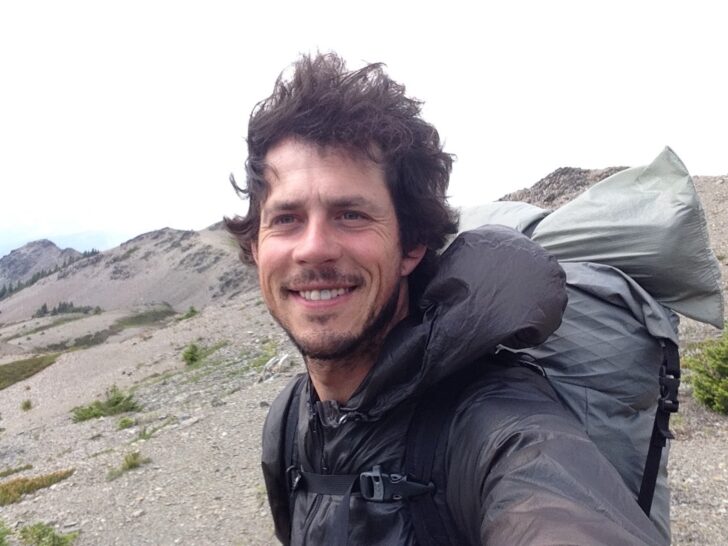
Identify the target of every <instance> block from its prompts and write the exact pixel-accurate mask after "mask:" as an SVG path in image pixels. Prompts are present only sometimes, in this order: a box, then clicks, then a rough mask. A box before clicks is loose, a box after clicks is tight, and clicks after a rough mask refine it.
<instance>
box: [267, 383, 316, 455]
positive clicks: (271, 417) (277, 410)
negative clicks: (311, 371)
mask: <svg viewBox="0 0 728 546" xmlns="http://www.w3.org/2000/svg"><path fill="white" fill-rule="evenodd" d="M306 380H307V376H306V374H305V373H301V374H298V375H296V376H295V377H293V378H292V379H291V380H290V381H289V382H288V384H287V385H286V386H285V387H284V388H283V390H281V392H279V393H278V395H277V396H276V397H275V399H274V400H273V403H272V404H271V405H270V409H269V410H268V415H267V416H266V418H265V425H264V426H263V452H264V453H263V454H264V457H265V451H266V449H272V450H278V448H279V442H280V440H281V437H282V434H283V433H284V429H285V421H286V419H287V416H288V412H289V411H290V409H291V405H292V404H294V403H295V400H296V399H297V398H298V397H297V394H300V393H302V392H303V391H304V390H305V389H304V386H305V384H306Z"/></svg>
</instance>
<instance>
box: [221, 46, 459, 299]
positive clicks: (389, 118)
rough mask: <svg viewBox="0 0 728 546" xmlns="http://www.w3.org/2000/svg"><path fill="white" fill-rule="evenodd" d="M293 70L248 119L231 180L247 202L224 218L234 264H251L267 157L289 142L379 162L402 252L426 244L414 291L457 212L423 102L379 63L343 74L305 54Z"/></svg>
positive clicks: (338, 62) (335, 62)
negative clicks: (240, 160)
mask: <svg viewBox="0 0 728 546" xmlns="http://www.w3.org/2000/svg"><path fill="white" fill-rule="evenodd" d="M292 68H293V72H292V75H291V76H290V78H288V77H286V75H287V74H286V72H283V73H282V74H281V75H280V76H279V77H278V79H277V80H276V83H275V87H274V89H273V93H272V94H271V96H270V97H268V98H267V99H265V100H263V101H261V102H259V103H258V104H256V105H255V107H254V108H253V111H252V113H251V115H250V122H249V124H248V138H247V142H248V159H247V161H246V164H245V167H246V175H247V180H246V187H245V188H241V187H239V186H238V185H237V183H236V182H235V179H234V178H233V176H232V175H231V176H230V182H231V183H232V184H233V187H234V188H235V190H236V191H237V192H238V193H239V194H240V195H243V196H247V197H248V199H249V208H248V213H247V215H246V216H245V217H235V218H233V219H230V218H225V225H226V226H227V229H228V230H229V231H230V233H232V234H233V235H234V236H235V237H236V239H237V241H238V244H239V245H240V249H241V253H240V255H241V259H242V260H243V261H244V262H247V263H253V259H252V253H251V246H252V244H253V243H254V242H255V241H256V240H257V237H258V229H259V226H260V212H261V205H262V203H263V202H264V201H265V199H266V196H267V191H268V184H267V182H266V180H265V176H264V172H265V167H266V162H265V161H266V154H267V153H268V151H269V150H270V149H271V148H272V147H274V146H275V145H276V144H278V143H280V142H281V141H282V140H284V139H286V138H289V137H295V138H298V139H301V140H303V141H305V142H309V143H313V144H316V145H318V146H320V147H322V148H332V147H333V148H343V149H345V150H347V151H348V152H349V153H352V154H354V155H357V154H358V155H362V154H363V155H365V156H366V157H368V158H369V159H371V160H373V161H377V162H380V163H381V164H383V166H384V172H385V177H386V181H387V186H388V188H389V192H390V194H391V197H392V201H393V203H394V208H395V211H396V214H397V220H398V222H399V231H400V233H399V235H400V242H401V245H402V252H403V254H407V253H409V252H410V251H411V250H412V249H414V248H415V247H417V246H418V245H420V244H423V245H425V246H426V247H427V252H426V253H425V257H424V258H423V260H422V262H421V263H420V265H419V266H418V267H417V269H416V270H415V271H414V272H413V273H412V274H411V275H410V278H409V284H410V291H411V292H415V293H419V292H420V291H421V289H422V288H423V287H424V284H426V283H427V282H428V281H429V278H430V277H431V274H432V271H433V269H434V267H435V263H436V259H437V251H438V250H440V249H441V248H442V247H443V246H444V245H445V243H446V241H447V237H448V235H450V234H453V233H456V232H457V225H458V214H457V213H456V211H455V210H453V209H452V208H451V207H450V206H449V205H448V203H447V195H446V191H447V187H448V183H449V180H450V171H451V169H452V162H453V156H452V155H450V154H448V153H445V152H444V151H443V150H442V144H441V142H440V136H439V134H438V132H437V130H436V129H435V128H434V127H433V126H432V125H430V124H429V123H427V122H425V121H424V120H423V119H422V118H421V117H420V110H421V106H422V102H421V101H419V100H417V99H414V98H410V97H407V96H406V95H405V88H404V86H403V85H401V84H399V83H397V82H395V81H393V80H392V79H390V78H389V76H388V75H387V74H386V73H385V72H384V69H383V65H382V64H381V63H375V64H369V65H367V66H365V67H364V68H361V69H359V70H355V71H349V70H347V68H346V63H345V62H344V60H343V59H341V57H339V56H338V55H336V54H335V53H326V54H321V53H319V54H317V55H315V56H308V55H304V56H303V57H301V59H299V60H298V61H297V62H296V63H294V65H293V67H292ZM374 150H376V153H374Z"/></svg>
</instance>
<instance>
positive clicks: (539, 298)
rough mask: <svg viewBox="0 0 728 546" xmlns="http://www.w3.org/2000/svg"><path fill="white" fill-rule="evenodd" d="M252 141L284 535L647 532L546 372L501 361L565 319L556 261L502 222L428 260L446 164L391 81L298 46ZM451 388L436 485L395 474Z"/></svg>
mask: <svg viewBox="0 0 728 546" xmlns="http://www.w3.org/2000/svg"><path fill="white" fill-rule="evenodd" d="M248 151H249V157H248V161H247V164H246V167H247V181H246V187H245V189H240V188H237V186H236V188H237V189H239V191H241V192H242V193H245V194H247V196H248V197H249V199H250V207H249V211H248V214H247V216H246V217H245V218H236V219H234V220H227V226H228V229H229V230H230V231H231V232H232V233H234V234H235V235H236V237H237V239H238V242H239V244H240V247H241V250H242V257H243V259H244V260H246V261H249V262H252V263H254V264H255V265H256V266H257V268H258V274H259V280H260V287H261V291H262V293H263V297H264V299H265V302H266V304H267V305H268V308H269V309H270V312H271V314H272V315H273V316H274V317H275V319H276V320H277V321H278V323H279V324H280V325H281V326H282V327H283V328H284V329H285V330H286V332H287V333H288V335H289V336H290V337H291V339H292V340H293V342H294V343H295V344H296V345H297V346H298V348H299V349H300V351H301V353H302V354H303V356H304V359H305V362H306V367H307V371H308V373H307V375H306V376H304V377H302V378H297V379H296V380H294V381H293V382H292V383H291V384H290V385H289V386H288V387H287V388H286V389H285V390H284V391H283V392H282V393H281V394H280V395H279V397H278V398H277V399H276V401H275V402H274V404H273V405H272V407H271V410H270V413H269V416H268V419H267V422H266V425H265V430H264V434H263V472H264V476H265V480H266V485H267V488H268V496H269V501H270V505H271V510H272V513H273V517H274V520H275V526H276V534H277V536H278V538H279V539H280V540H281V541H282V542H283V543H284V544H311V545H314V544H315V545H320V544H333V545H340V544H346V543H348V544H418V543H426V542H427V543H429V542H430V539H432V538H433V537H434V538H436V539H437V541H436V542H444V543H450V544H485V543H489V544H566V543H570V544H657V543H659V542H660V539H659V536H658V535H657V534H656V533H655V531H654V529H653V528H652V524H651V523H650V521H649V520H648V519H647V518H646V517H645V516H644V514H643V513H642V512H641V511H640V509H639V507H638V506H637V503H636V502H635V500H634V499H633V498H632V496H631V495H630V494H629V492H628V491H627V489H626V488H625V486H624V485H623V483H622V482H621V480H620V478H619V475H618V474H617V473H616V472H615V470H614V469H613V468H612V467H611V466H610V465H609V464H608V463H607V462H606V460H605V459H604V458H603V457H602V455H601V454H600V453H599V452H598V450H597V449H596V448H595V447H594V445H593V444H592V443H591V442H590V441H589V440H588V438H587V437H586V435H585V433H584V432H583V430H581V428H580V427H579V425H578V424H577V423H576V421H575V420H574V419H573V418H572V417H571V416H570V415H569V414H568V413H567V412H566V411H565V410H564V409H563V408H562V406H561V404H560V403H559V401H558V398H557V397H556V395H555V394H554V392H553V391H552V390H551V388H550V387H549V385H548V382H547V381H546V380H545V379H544V377H542V376H541V375H540V374H538V373H536V372H535V371H533V370H532V369H530V368H529V367H526V366H520V365H517V364H514V363H512V362H511V361H509V360H508V359H503V358H499V357H496V356H494V353H495V352H496V349H497V348H498V346H499V345H500V344H505V345H508V346H520V347H523V346H528V345H535V344H538V343H540V342H542V341H543V340H544V339H545V338H546V337H547V336H548V335H549V334H550V333H551V332H553V331H554V330H555V329H556V328H557V327H558V324H559V321H560V318H561V313H562V311H563V308H564V306H565V303H566V298H565V291H564V276H563V272H562V271H561V269H560V268H559V266H558V265H557V263H556V262H555V260H553V259H552V258H551V257H550V256H548V255H547V254H546V253H545V252H544V251H543V250H542V249H540V247H538V246H537V245H535V244H533V243H531V242H530V241H529V240H528V239H526V238H525V237H522V236H520V235H518V234H516V233H515V232H512V231H509V230H506V229H505V228H491V229H482V230H478V231H475V232H471V233H468V234H466V235H464V236H461V237H460V238H458V239H457V240H456V241H455V243H453V244H452V245H451V246H450V248H449V249H448V250H447V252H446V253H445V254H444V255H443V256H442V258H441V259H439V258H438V256H437V252H438V251H439V250H441V249H442V248H443V247H444V245H445V243H446V240H447V237H448V236H449V235H451V234H453V233H454V232H455V231H456V229H457V227H456V226H457V217H456V214H455V213H454V212H453V211H452V210H451V209H450V208H449V207H448V205H447V202H446V190H447V185H448V180H449V174H450V169H451V164H452V159H451V156H450V155H448V154H446V153H444V152H443V150H442V146H441V143H440V139H439V136H438V133H437V131H436V130H435V129H434V127H432V126H431V125H429V124H427V123H426V122H425V121H423V120H422V119H421V117H420V103H419V102H418V101H416V100H414V99H411V98H408V97H407V96H406V95H405V91H404V87H403V86H401V85H399V84H397V83H396V82H394V81H392V80H391V79H389V77H388V76H387V75H386V74H385V73H384V71H383V69H382V67H381V66H380V65H369V66H367V67H365V68H363V69H361V70H358V71H348V70H347V68H346V66H345V64H344V62H343V61H342V60H341V59H340V58H338V57H337V56H336V55H333V54H328V55H317V56H315V57H303V58H302V59H301V60H300V61H299V62H298V63H296V64H295V65H294V70H293V74H292V75H291V77H290V78H288V79H287V78H285V77H284V76H283V75H282V76H281V77H280V78H279V79H278V81H277V82H276V85H275V89H274V91H273V94H272V95H271V96H270V97H269V98H268V99H266V100H264V101H262V102H261V103H259V104H258V105H257V106H256V108H255V109H254V110H253V113H252V115H251V118H250V124H249V131H248ZM453 385H454V386H453ZM450 390H453V391H454V392H455V393H456V396H455V398H454V405H455V409H454V410H453V411H452V423H451V426H450V429H449V430H450V433H449V438H446V439H445V440H444V441H443V442H444V443H442V444H438V445H442V446H444V448H442V449H440V450H439V451H438V452H437V453H435V454H434V455H433V456H434V458H435V459H434V460H435V464H434V466H433V468H434V476H433V478H432V480H431V481H432V483H430V480H424V481H422V480H420V481H418V478H419V476H412V475H410V476H408V479H407V480H402V479H401V476H403V475H405V474H407V469H406V468H405V465H406V464H408V463H407V461H408V460H411V459H412V457H413V454H412V453H410V454H409V455H407V456H406V450H407V447H406V443H407V438H408V430H409V427H410V423H411V422H413V419H412V417H413V414H414V413H415V412H420V411H422V408H423V407H426V403H427V402H428V401H429V400H430V399H435V398H437V397H438V396H440V395H439V394H438V393H442V392H449V391H450ZM439 413H440V414H443V413H444V412H442V411H441V412H439ZM448 414H449V412H448ZM433 415H434V416H437V410H436V411H435V413H433ZM412 449H413V448H412V447H410V450H412ZM415 455H416V454H415ZM331 476H335V478H333V479H332V478H331ZM360 476H363V477H362V479H361V480H360V479H359V477H360ZM405 481H406V482H407V483H406V484H405V485H403V482H405ZM339 482H340V483H339ZM369 483H371V484H372V491H368V490H367V491H364V490H363V489H362V490H358V489H357V488H360V489H361V488H367V485H366V484H369ZM341 484H343V485H341ZM392 490H393V491H395V494H387V493H386V492H387V491H390V492H391V491H392ZM425 498H429V499H430V500H434V506H436V508H437V511H436V513H434V516H433V512H426V511H425V512H418V510H420V507H421V506H422V504H421V503H422V499H425ZM376 501H383V502H376ZM423 514H424V516H423ZM428 514H429V516H428ZM433 520H438V522H435V521H433Z"/></svg>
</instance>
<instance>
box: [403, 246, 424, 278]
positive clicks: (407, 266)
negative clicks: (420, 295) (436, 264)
mask: <svg viewBox="0 0 728 546" xmlns="http://www.w3.org/2000/svg"><path fill="white" fill-rule="evenodd" d="M425 252H427V247H426V246H425V245H417V246H416V247H414V248H413V249H412V250H410V251H409V252H408V253H407V254H405V255H404V257H403V258H402V266H401V267H400V271H399V273H400V276H402V277H406V276H407V275H409V274H410V273H412V272H413V271H414V270H415V268H416V267H417V266H418V265H420V262H421V261H422V258H423V257H424V255H425Z"/></svg>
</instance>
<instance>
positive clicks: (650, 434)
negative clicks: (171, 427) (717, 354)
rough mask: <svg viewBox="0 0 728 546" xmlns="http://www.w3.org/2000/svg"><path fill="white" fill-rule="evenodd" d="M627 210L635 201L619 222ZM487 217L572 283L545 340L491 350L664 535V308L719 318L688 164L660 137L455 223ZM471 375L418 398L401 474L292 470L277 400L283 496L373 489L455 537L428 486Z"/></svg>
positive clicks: (344, 514) (672, 363)
mask: <svg viewBox="0 0 728 546" xmlns="http://www.w3.org/2000/svg"><path fill="white" fill-rule="evenodd" d="M625 210H626V211H630V210H632V211H635V213H634V214H632V215H631V216H628V217H629V220H630V222H629V224H628V225H627V226H625V225H624V221H623V219H624V217H625ZM487 223H491V224H502V225H507V226H509V227H512V228H514V229H517V230H519V231H521V232H522V233H525V234H526V235H528V236H530V237H531V238H532V239H533V240H534V241H536V242H539V243H540V244H541V245H542V246H543V247H544V248H546V249H547V250H549V251H551V252H552V254H554V255H555V257H556V258H557V259H559V261H560V263H561V266H562V268H563V269H564V271H565V273H566V283H567V293H568V296H569V303H568V305H567V307H566V310H565V313H564V317H563V321H562V324H561V326H560V327H559V329H558V330H557V331H556V332H554V334H552V336H551V337H549V339H547V340H546V342H544V343H543V344H541V345H539V346H537V347H534V348H531V349H519V350H515V349H511V348H508V347H501V350H500V352H499V353H498V357H497V358H498V359H499V360H501V361H502V362H507V363H508V364H509V365H513V364H516V365H523V366H527V367H529V368H531V369H533V370H535V371H536V372H538V373H541V374H543V375H545V376H546V377H547V378H548V379H549V381H550V383H551V385H552V386H553V388H554V390H555V391H556V393H557V395H558V396H559V398H560V399H561V401H562V403H563V405H564V406H565V407H566V408H567V409H568V410H570V412H571V413H572V414H573V415H574V416H575V417H576V419H577V420H579V422H580V423H581V424H582V425H583V427H584V429H585V431H586V432H587V434H588V435H589V437H590V438H591V439H592V441H593V442H594V443H595V444H596V446H597V447H598V448H599V450H600V451H601V452H602V453H603V454H604V455H605V457H606V458H607V459H608V460H609V461H610V462H611V463H612V465H613V466H614V467H615V469H616V470H617V471H618V472H619V474H620V475H621V476H622V479H623V480H624V482H625V484H626V485H627V487H628V488H629V489H630V490H631V491H632V493H633V494H634V496H635V499H636V500H637V501H638V503H639V505H640V506H641V508H642V509H643V511H644V512H645V513H646V514H647V515H648V516H650V518H651V520H652V521H653V523H654V524H655V526H656V527H657V529H658V530H659V531H660V533H661V534H662V535H663V537H664V538H665V540H666V542H669V540H670V530H669V490H668V487H667V451H668V447H667V439H670V438H672V434H671V433H670V430H669V418H670V414H671V413H673V412H675V411H677V409H678V400H677V394H678V387H679V384H680V360H679V353H678V337H677V324H678V319H677V316H676V315H675V313H674V312H673V309H674V310H676V311H679V312H681V313H682V314H685V315H687V316H690V317H692V318H695V319H697V320H700V321H702V322H707V323H710V324H714V325H716V326H718V325H722V321H723V308H722V295H721V292H720V270H719V267H718V263H717V260H716V259H715V256H714V255H713V254H712V251H711V250H710V247H709V241H708V239H707V228H706V225H705V218H704V214H703V211H702V207H701V205H700V202H699V200H698V198H697V194H696V193H695V189H694V186H693V184H692V181H691V180H690V177H689V175H688V174H687V170H686V169H685V167H684V165H683V164H682V163H681V162H680V160H679V159H678V158H677V156H676V155H675V154H674V152H672V150H670V149H669V148H666V149H665V151H663V153H662V154H660V156H658V158H657V159H656V160H655V161H653V163H652V164H650V165H649V166H647V167H640V168H635V169H628V170H627V171H622V172H620V173H617V174H615V175H613V176H612V177H609V178H608V179H606V180H604V181H602V182H600V183H599V184H597V185H595V186H594V187H593V188H591V189H590V190H587V191H586V192H585V193H584V194H582V195H581V196H580V197H578V198H577V199H575V200H574V201H572V202H571V203H569V204H567V205H565V206H563V207H561V208H560V209H558V210H557V211H555V212H553V213H549V211H544V210H542V209H538V208H537V207H533V206H531V205H526V204H524V203H508V202H501V203H492V204H489V205H485V206H482V207H479V208H477V209H475V210H471V211H466V212H465V213H464V214H463V224H464V226H463V227H464V228H467V227H475V226H476V225H482V224H487ZM627 246H628V247H629V251H627V250H626V247H627ZM470 379H471V378H470V377H468V376H467V375H463V374H458V375H456V376H455V377H452V378H449V379H448V380H446V381H445V382H444V383H443V384H441V385H438V388H437V389H435V390H433V392H432V395H431V396H425V397H422V399H421V401H420V402H419V404H420V405H419V406H418V407H417V408H416V409H415V411H414V414H413V415H414V417H413V419H412V421H411V423H410V426H409V430H408V433H407V438H406V446H407V447H406V454H405V468H404V470H405V475H387V474H383V473H382V472H381V470H378V467H376V466H375V468H374V469H373V470H372V471H369V472H364V473H362V474H360V475H353V476H348V475H347V476H337V475H334V476H319V475H306V476H302V475H301V473H298V474H296V472H297V471H296V468H297V455H296V453H295V449H294V446H295V431H296V428H297V427H296V423H297V419H298V412H296V411H287V417H286V421H285V423H286V424H285V431H286V432H285V438H284V456H285V459H284V460H285V461H286V464H287V465H288V469H289V471H291V475H290V476H289V479H288V480H287V483H288V485H289V492H290V494H291V499H290V505H291V507H292V505H293V495H295V490H296V485H297V482H298V480H300V479H301V478H302V477H304V478H305V482H306V487H307V489H308V490H309V491H312V492H317V493H324V494H330V495H345V496H346V495H351V494H352V493H354V492H358V493H359V494H361V495H362V496H363V497H364V498H365V499H367V500H371V501H373V502H386V501H387V500H399V499H402V498H407V499H408V505H409V508H410V510H411V512H412V521H413V524H414V527H415V533H416V536H417V540H418V542H419V543H420V544H422V545H429V544H458V541H457V539H456V538H455V537H457V530H456V529H454V525H453V523H452V521H451V517H450V516H449V514H447V513H443V511H442V510H441V509H439V508H438V506H437V504H436V503H435V501H434V494H436V492H437V491H444V490H445V487H446V480H447V476H445V475H444V471H443V469H442V468H440V466H441V459H440V458H438V454H442V453H443V452H444V451H445V450H446V447H447V446H446V442H447V438H448V432H449V427H450V423H451V421H452V418H453V415H454V411H455V407H456V405H457V402H458V400H459V396H460V393H461V392H462V390H463V389H464V387H465V385H467V384H468V381H469V380H470ZM302 389H303V381H302V380H301V381H299V384H298V385H297V386H296V388H295V389H294V395H293V400H292V402H291V403H290V404H289V406H288V408H289V410H290V408H291V407H294V408H296V407H298V405H297V401H298V397H299V396H300V392H301V390H302ZM340 507H342V510H341V513H340V514H336V518H335V525H336V528H337V530H338V533H339V534H338V536H339V537H340V538H341V539H342V540H340V541H339V542H340V543H341V544H345V543H346V530H347V528H348V502H346V501H344V502H342V503H340Z"/></svg>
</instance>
